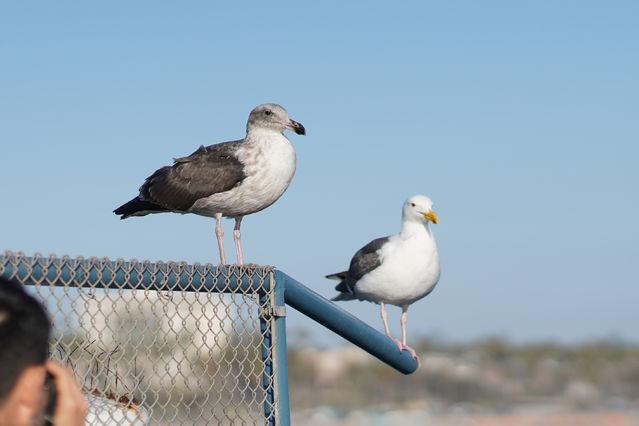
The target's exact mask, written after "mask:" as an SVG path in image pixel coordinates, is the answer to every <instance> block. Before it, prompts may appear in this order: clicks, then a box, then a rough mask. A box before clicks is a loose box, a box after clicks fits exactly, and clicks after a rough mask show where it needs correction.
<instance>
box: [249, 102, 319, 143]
mask: <svg viewBox="0 0 639 426" xmlns="http://www.w3.org/2000/svg"><path fill="white" fill-rule="evenodd" d="M256 129H270V130H275V131H277V132H280V133H283V132H284V130H286V129H289V130H292V131H294V132H295V133H297V134H298V135H305V134H306V129H305V128H304V126H302V124H301V123H298V122H297V121H295V120H292V119H290V118H289V116H288V112H287V111H286V110H285V109H284V107H283V106H281V105H278V104H262V105H258V106H256V107H255V108H253V111H251V113H250V114H249V118H248V122H247V123H246V132H247V133H248V132H250V131H252V130H256Z"/></svg>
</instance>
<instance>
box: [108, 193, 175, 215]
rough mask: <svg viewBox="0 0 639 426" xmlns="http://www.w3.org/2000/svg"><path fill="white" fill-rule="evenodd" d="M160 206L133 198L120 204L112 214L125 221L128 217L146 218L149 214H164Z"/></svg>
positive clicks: (163, 209) (164, 210)
mask: <svg viewBox="0 0 639 426" xmlns="http://www.w3.org/2000/svg"><path fill="white" fill-rule="evenodd" d="M166 211H168V209H165V208H164V207H162V206H159V205H157V204H154V203H151V202H149V201H144V200H140V197H135V198H134V199H132V200H130V201H129V202H127V203H124V204H122V205H121V206H120V207H118V208H117V209H115V210H113V213H115V214H117V215H120V219H126V218H127V217H130V216H146V215H147V214H151V213H162V212H166Z"/></svg>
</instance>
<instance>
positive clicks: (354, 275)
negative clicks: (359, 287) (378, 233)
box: [326, 237, 389, 300]
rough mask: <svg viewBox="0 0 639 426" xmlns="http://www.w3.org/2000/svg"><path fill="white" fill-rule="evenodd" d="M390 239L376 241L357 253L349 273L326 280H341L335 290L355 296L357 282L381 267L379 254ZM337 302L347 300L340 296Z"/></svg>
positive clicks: (342, 273)
mask: <svg viewBox="0 0 639 426" xmlns="http://www.w3.org/2000/svg"><path fill="white" fill-rule="evenodd" d="M388 239H389V237H381V238H376V239H374V240H373V241H371V242H370V243H368V244H366V245H365V246H364V247H362V248H361V249H359V250H358V251H357V253H355V256H353V258H352V259H351V265H350V267H349V268H348V271H344V272H338V273H336V274H331V275H328V276H327V277H326V278H332V279H341V282H340V283H339V284H337V286H335V290H337V291H339V292H341V293H349V294H353V290H354V288H355V285H356V284H357V281H359V280H360V279H362V277H363V276H364V275H366V274H367V273H369V272H371V271H372V270H373V269H375V268H377V267H378V266H379V265H381V261H380V258H379V254H378V253H377V252H378V251H379V249H381V248H382V246H383V245H384V244H386V242H387V241H388ZM335 300H347V299H344V298H340V297H339V296H338V297H337V298H336V299H335Z"/></svg>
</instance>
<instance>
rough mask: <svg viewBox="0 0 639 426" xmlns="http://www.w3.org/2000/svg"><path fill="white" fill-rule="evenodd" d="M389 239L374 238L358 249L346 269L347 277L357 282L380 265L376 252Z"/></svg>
mask: <svg viewBox="0 0 639 426" xmlns="http://www.w3.org/2000/svg"><path fill="white" fill-rule="evenodd" d="M388 239H389V237H381V238H376V239H374V240H373V241H371V242H370V243H368V244H366V245H365V246H364V247H362V248H361V249H359V251H358V252H357V253H355V256H353V259H351V265H350V267H349V268H348V276H349V278H351V279H352V280H354V281H359V280H360V279H361V278H362V277H363V276H364V275H366V274H367V273H369V272H370V271H372V270H373V269H375V268H377V267H378V266H379V265H381V262H380V260H379V254H378V253H377V251H378V250H379V249H381V248H382V246H383V245H384V244H386V242H388Z"/></svg>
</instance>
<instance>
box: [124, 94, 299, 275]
mask: <svg viewBox="0 0 639 426" xmlns="http://www.w3.org/2000/svg"><path fill="white" fill-rule="evenodd" d="M286 129H290V130H292V131H294V132H295V133H297V134H298V135H305V134H306V129H304V126H303V125H302V124H300V123H298V122H297V121H295V120H292V119H290V118H289V116H288V112H287V111H286V110H285V109H284V108H283V107H282V106H280V105H277V104H262V105H258V106H257V107H255V108H254V109H253V110H252V111H251V113H250V114H249V117H248V121H247V123H246V136H245V137H244V139H240V140H236V141H231V142H224V143H219V144H216V145H210V146H207V147H205V146H200V147H199V148H198V149H197V150H196V151H195V152H194V153H193V154H191V155H189V156H188V157H182V158H176V159H175V160H174V164H173V165H172V166H165V167H162V168H161V169H158V170H156V171H155V173H153V174H152V175H151V176H149V177H148V178H147V179H146V181H145V182H144V184H142V186H141V187H140V194H139V195H138V196H137V197H135V198H133V199H132V200H131V201H129V202H127V203H125V204H123V205H121V206H120V207H118V208H117V209H115V210H114V211H113V212H114V213H115V214H117V215H120V219H126V218H127V217H131V216H145V215H147V214H151V213H165V212H173V213H182V214H184V213H194V214H197V215H200V216H207V217H214V218H215V235H216V237H217V246H218V250H219V253H220V262H221V263H222V264H225V263H226V259H225V256H224V244H223V241H222V237H223V236H224V232H223V230H222V217H229V218H233V219H235V227H234V229H233V238H234V240H235V249H236V255H237V263H238V264H240V265H242V264H243V263H244V255H243V253H242V244H241V242H240V224H241V223H242V218H243V217H244V216H246V215H248V214H251V213H255V212H259V211H260V210H263V209H265V208H267V207H268V206H270V205H271V204H273V203H274V202H275V201H277V199H278V198H280V197H281V196H282V194H283V193H284V191H286V188H287V187H288V185H289V184H290V183H291V180H292V179H293V175H294V174H295V149H294V148H293V144H291V142H290V141H289V140H288V139H287V138H286V136H284V130H286Z"/></svg>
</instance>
